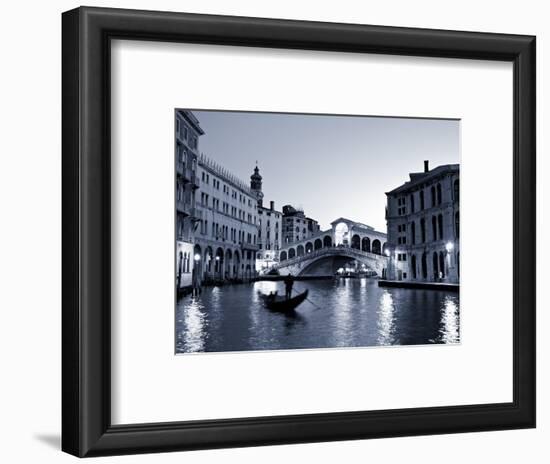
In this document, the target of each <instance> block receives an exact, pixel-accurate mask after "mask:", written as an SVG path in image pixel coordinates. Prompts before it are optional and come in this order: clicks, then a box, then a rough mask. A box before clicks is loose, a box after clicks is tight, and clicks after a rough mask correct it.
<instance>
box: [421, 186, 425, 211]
mask: <svg viewBox="0 0 550 464" xmlns="http://www.w3.org/2000/svg"><path fill="white" fill-rule="evenodd" d="M423 209H424V190H420V210H423Z"/></svg>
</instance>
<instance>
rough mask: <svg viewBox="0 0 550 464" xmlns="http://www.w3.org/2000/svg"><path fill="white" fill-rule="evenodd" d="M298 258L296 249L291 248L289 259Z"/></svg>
mask: <svg viewBox="0 0 550 464" xmlns="http://www.w3.org/2000/svg"><path fill="white" fill-rule="evenodd" d="M295 256H296V250H295V249H294V248H291V249H290V250H288V259H292V258H294V257H295Z"/></svg>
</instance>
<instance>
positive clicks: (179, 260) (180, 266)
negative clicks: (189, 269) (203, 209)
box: [178, 251, 184, 280]
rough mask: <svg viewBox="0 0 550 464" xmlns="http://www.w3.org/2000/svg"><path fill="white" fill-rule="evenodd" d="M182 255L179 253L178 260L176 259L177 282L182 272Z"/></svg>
mask: <svg viewBox="0 0 550 464" xmlns="http://www.w3.org/2000/svg"><path fill="white" fill-rule="evenodd" d="M183 270H184V267H183V253H182V252H181V251H180V254H179V259H178V280H180V279H181V273H182V272H183Z"/></svg>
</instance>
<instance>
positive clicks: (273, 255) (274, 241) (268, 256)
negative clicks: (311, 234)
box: [250, 166, 283, 272]
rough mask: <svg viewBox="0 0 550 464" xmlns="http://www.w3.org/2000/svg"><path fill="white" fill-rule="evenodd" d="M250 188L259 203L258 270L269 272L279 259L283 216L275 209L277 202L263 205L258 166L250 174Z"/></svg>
mask: <svg viewBox="0 0 550 464" xmlns="http://www.w3.org/2000/svg"><path fill="white" fill-rule="evenodd" d="M250 190H252V192H254V194H255V195H256V199H257V203H258V252H257V254H256V271H257V272H267V271H268V270H269V269H270V268H271V266H272V265H273V264H275V263H277V262H278V260H279V250H280V249H281V242H282V217H283V214H282V213H281V212H280V211H276V210H275V202H274V201H270V202H269V208H267V207H265V206H264V205H263V199H264V194H263V191H262V176H261V175H260V169H259V168H258V166H256V167H255V168H254V173H253V174H252V175H251V176H250Z"/></svg>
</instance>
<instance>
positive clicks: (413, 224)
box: [411, 221, 416, 245]
mask: <svg viewBox="0 0 550 464" xmlns="http://www.w3.org/2000/svg"><path fill="white" fill-rule="evenodd" d="M411 243H412V244H413V245H414V244H415V243H416V222H414V221H413V222H411Z"/></svg>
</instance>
